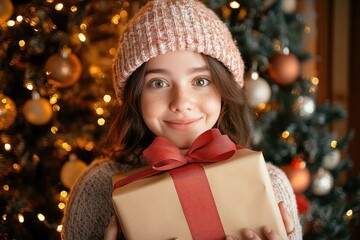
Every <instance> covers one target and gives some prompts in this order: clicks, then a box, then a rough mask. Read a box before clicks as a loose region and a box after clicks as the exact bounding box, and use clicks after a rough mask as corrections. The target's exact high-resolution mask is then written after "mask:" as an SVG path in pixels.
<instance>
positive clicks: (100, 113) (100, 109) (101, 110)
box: [96, 107, 104, 115]
mask: <svg viewBox="0 0 360 240" xmlns="http://www.w3.org/2000/svg"><path fill="white" fill-rule="evenodd" d="M96 114H97V115H103V114H104V109H103V108H101V107H99V108H97V109H96Z"/></svg>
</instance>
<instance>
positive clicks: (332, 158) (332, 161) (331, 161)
mask: <svg viewBox="0 0 360 240" xmlns="http://www.w3.org/2000/svg"><path fill="white" fill-rule="evenodd" d="M340 158H341V154H340V151H339V150H338V149H335V150H334V151H332V152H331V153H329V154H327V155H326V156H325V157H324V159H323V166H324V168H325V169H327V170H333V169H334V168H336V167H337V165H339V162H340Z"/></svg>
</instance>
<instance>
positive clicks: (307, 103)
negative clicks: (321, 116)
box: [292, 96, 316, 119]
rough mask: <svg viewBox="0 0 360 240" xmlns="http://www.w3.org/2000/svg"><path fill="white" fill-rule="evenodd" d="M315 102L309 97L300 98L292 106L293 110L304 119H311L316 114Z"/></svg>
mask: <svg viewBox="0 0 360 240" xmlns="http://www.w3.org/2000/svg"><path fill="white" fill-rule="evenodd" d="M315 108H316V105H315V101H314V99H312V98H310V97H308V96H300V97H298V98H297V99H296V101H295V102H294V103H293V105H292V110H293V112H294V113H295V114H297V115H299V116H300V117H302V118H304V119H309V118H311V117H312V115H313V114H314V112H315Z"/></svg>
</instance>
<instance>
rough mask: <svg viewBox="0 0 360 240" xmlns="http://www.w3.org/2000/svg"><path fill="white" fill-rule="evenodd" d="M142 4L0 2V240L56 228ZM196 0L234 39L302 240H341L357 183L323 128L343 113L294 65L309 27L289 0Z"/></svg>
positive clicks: (259, 127)
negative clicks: (121, 40) (290, 191)
mask: <svg viewBox="0 0 360 240" xmlns="http://www.w3.org/2000/svg"><path fill="white" fill-rule="evenodd" d="M145 2H146V1H110V0H98V1H90V0H82V1H77V0H64V1H54V0H46V1H42V0H28V1H20V0H12V1H10V0H0V99H1V101H0V182H1V190H0V211H1V212H0V213H1V226H0V238H1V239H59V238H60V234H59V232H60V231H61V218H62V214H63V209H64V207H65V206H66V199H67V195H68V193H69V191H70V189H71V186H72V185H73V183H74V181H75V179H76V178H77V177H78V176H79V174H81V172H82V171H84V169H85V168H86V166H87V164H89V163H90V162H91V161H92V160H93V159H94V158H96V157H98V156H100V155H101V141H102V140H103V138H104V137H105V134H106V132H107V128H108V126H109V121H110V119H111V118H110V115H111V109H112V108H113V107H114V106H116V105H117V104H118V103H117V102H116V100H115V96H114V93H113V90H112V83H111V79H112V76H111V64H112V58H113V56H114V55H115V53H116V45H117V38H118V34H119V32H120V30H121V28H122V27H123V26H124V24H125V23H126V22H127V21H128V19H129V18H130V17H131V16H132V15H133V14H134V13H135V12H136V11H137V10H138V9H139V7H140V6H141V5H142V4H144V3H145ZM204 2H205V4H207V5H208V6H209V7H211V8H212V9H214V11H215V12H216V13H217V14H218V15H219V16H220V17H221V18H222V19H223V20H224V22H225V23H226V24H227V25H228V26H229V29H230V30H231V32H232V33H233V35H234V37H235V39H236V41H237V42H238V46H239V48H240V51H241V53H242V56H243V58H244V61H245V64H246V70H247V74H246V91H247V93H248V97H249V103H250V105H251V106H252V107H253V109H254V115H255V121H254V126H253V127H254V135H253V136H254V137H253V141H252V142H253V147H254V148H255V149H259V150H263V151H264V155H265V158H266V159H267V160H268V161H271V162H272V163H274V164H275V165H277V166H279V167H281V168H283V169H284V171H285V172H286V174H287V175H288V177H289V179H290V181H291V183H292V186H293V188H294V190H295V192H296V196H297V201H298V205H299V212H300V214H301V215H300V216H301V219H302V223H303V227H304V238H305V239H349V238H350V237H351V227H354V226H356V225H358V221H359V219H358V218H359V208H360V201H359V199H360V198H359V195H358V194H359V193H358V192H359V191H358V190H359V189H360V181H359V180H353V181H350V180H348V179H346V178H344V175H343V172H346V170H347V169H349V168H350V167H351V161H350V159H348V158H347V157H346V151H345V150H346V146H347V144H348V142H349V141H350V139H351V133H350V134H349V135H347V136H345V137H344V138H343V139H337V136H336V135H334V134H333V133H332V132H331V131H330V125H331V123H332V122H333V121H336V120H340V119H342V118H344V117H345V116H346V113H345V112H344V111H343V110H342V109H341V108H340V107H337V106H333V105H331V104H330V103H320V104H318V103H317V102H316V93H317V88H318V81H319V79H318V78H317V77H316V76H304V75H302V74H301V71H300V69H301V68H300V65H301V62H304V61H306V60H308V59H309V58H310V57H311V56H310V55H309V54H308V53H307V52H306V49H304V46H303V42H304V37H306V32H308V31H310V29H309V27H308V26H307V25H306V19H305V18H304V17H303V15H302V14H301V12H299V11H297V10H296V6H297V5H296V1H295V0H242V1H226V0H206V1H204ZM304 35H305V36H304ZM340 153H342V154H340ZM344 153H345V154H344ZM342 156H344V157H342ZM341 158H342V159H341Z"/></svg>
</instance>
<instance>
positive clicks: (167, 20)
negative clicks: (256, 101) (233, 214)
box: [62, 0, 302, 240]
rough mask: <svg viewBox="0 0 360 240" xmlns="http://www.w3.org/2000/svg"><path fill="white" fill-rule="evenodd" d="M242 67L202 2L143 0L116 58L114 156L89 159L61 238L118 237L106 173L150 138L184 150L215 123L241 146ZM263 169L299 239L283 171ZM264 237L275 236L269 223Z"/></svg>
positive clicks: (131, 161)
mask: <svg viewBox="0 0 360 240" xmlns="http://www.w3.org/2000/svg"><path fill="white" fill-rule="evenodd" d="M243 72H244V64H243V61H242V59H241V56H240V52H239V50H238V48H237V46H236V45H235V43H234V41H233V39H232V36H231V34H230V32H229V30H228V29H227V27H226V26H225V25H224V24H223V23H222V22H221V20H220V19H219V18H218V17H217V16H216V15H215V14H214V13H213V12H212V11H211V10H210V9H208V8H207V7H205V6H204V5H203V4H202V3H201V2H199V1H195V0H155V1H151V2H149V3H148V4H146V5H145V6H144V7H143V8H142V9H141V10H140V11H139V13H138V14H137V15H135V16H134V18H133V19H132V20H131V21H130V22H129V24H128V26H127V27H126V28H125V30H124V32H123V33H122V34H121V37H120V42H119V50H118V55H117V57H116V59H115V63H114V87H115V91H116V93H117V96H118V98H119V99H120V100H121V102H122V104H121V105H120V107H119V109H118V111H117V113H116V114H117V115H116V118H115V120H114V122H113V125H112V128H111V129H110V134H109V138H108V142H109V146H110V150H111V151H110V152H112V155H111V157H109V158H106V159H103V160H97V161H94V162H93V163H92V164H91V166H90V167H89V169H88V170H87V171H86V172H85V173H84V174H83V175H82V176H81V177H80V178H79V180H78V182H77V184H76V185H75V187H74V188H73V189H72V191H71V196H70V200H69V202H68V205H67V209H66V213H65V217H64V221H63V232H62V237H63V238H64V239H103V238H104V237H105V239H108V240H111V239H116V238H117V235H121V234H120V233H121V230H120V229H119V228H118V227H117V224H116V222H117V220H116V218H114V217H111V216H113V215H114V214H115V213H114V210H113V207H112V203H111V193H112V184H111V176H112V175H113V174H115V173H118V172H124V171H128V170H130V169H132V168H136V167H138V166H141V165H143V164H144V160H143V158H144V157H143V155H142V152H143V150H144V149H146V148H147V147H148V146H149V145H150V144H151V142H152V140H153V139H154V138H155V137H163V138H166V139H167V140H169V141H171V142H173V143H174V144H175V145H176V146H177V147H178V148H179V149H180V150H184V151H186V149H188V148H189V147H190V145H191V144H192V143H193V142H194V140H195V139H196V138H197V137H198V136H199V135H201V134H202V133H203V132H205V131H207V130H209V129H212V128H218V129H219V130H220V132H221V133H222V134H226V135H228V136H229V138H230V139H231V140H232V141H233V142H235V143H236V144H240V145H242V146H247V145H248V142H249V138H250V127H249V126H250V121H251V119H250V117H249V116H250V115H249V110H248V107H247V104H246V99H245V94H244V89H243V88H242V87H243ZM267 166H268V171H269V174H270V177H271V181H272V185H273V187H274V191H275V194H276V199H277V201H278V203H279V208H280V212H281V213H282V217H283V220H284V224H285V228H286V231H287V233H288V238H289V239H301V238H302V233H301V226H300V223H299V219H298V215H297V208H296V202H295V196H294V193H293V191H292V188H291V186H290V184H289V181H288V180H287V178H286V176H285V175H284V173H283V172H282V171H281V170H279V169H278V168H276V167H275V166H273V165H271V164H268V165H267ZM139 231H141V229H139ZM242 233H243V236H242V237H243V238H244V239H260V238H259V236H257V235H256V234H255V232H253V231H252V230H251V229H244V230H243V232H242ZM264 235H265V236H266V237H267V238H266V239H280V237H279V235H278V233H276V232H274V231H272V230H271V229H269V228H268V227H264ZM228 238H231V237H230V236H228Z"/></svg>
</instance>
